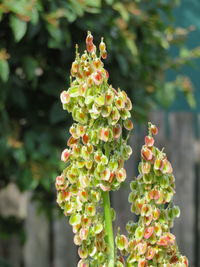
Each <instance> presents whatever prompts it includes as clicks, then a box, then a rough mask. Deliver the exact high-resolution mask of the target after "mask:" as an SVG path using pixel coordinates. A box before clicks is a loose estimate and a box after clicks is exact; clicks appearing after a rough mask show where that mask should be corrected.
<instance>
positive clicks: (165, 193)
mask: <svg viewBox="0 0 200 267" xmlns="http://www.w3.org/2000/svg"><path fill="white" fill-rule="evenodd" d="M157 132H158V130H157V127H156V126H155V125H152V124H151V123H149V135H148V136H146V137H145V145H143V147H142V149H141V162H140V163H139V175H138V177H137V179H136V180H134V181H132V182H131V191H132V192H131V193H130V195H129V202H130V203H131V204H132V205H131V211H132V212H133V213H135V214H137V215H139V219H138V222H133V221H129V222H128V224H127V226H126V228H127V231H128V234H129V237H128V238H127V237H126V236H125V235H120V234H118V235H117V237H116V245H117V247H118V249H119V250H120V251H121V254H122V255H126V256H127V265H126V266H137V267H153V266H163V267H187V266H188V260H187V258H186V257H185V256H182V255H181V254H180V252H179V250H178V246H177V244H176V241H175V236H174V235H173V234H172V233H170V228H171V227H172V226H173V221H174V219H175V218H176V217H179V215H180V210H179V208H178V206H173V204H172V198H173V195H174V193H175V179H174V176H173V174H172V172H173V170H172V166H171V164H170V162H169V161H168V159H167V157H166V154H165V153H164V152H163V150H162V151H160V150H159V149H158V148H156V147H155V146H154V138H153V135H155V134H157ZM121 262H122V266H125V265H123V262H124V260H123V258H121Z"/></svg>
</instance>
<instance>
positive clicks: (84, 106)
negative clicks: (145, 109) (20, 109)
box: [56, 32, 188, 267]
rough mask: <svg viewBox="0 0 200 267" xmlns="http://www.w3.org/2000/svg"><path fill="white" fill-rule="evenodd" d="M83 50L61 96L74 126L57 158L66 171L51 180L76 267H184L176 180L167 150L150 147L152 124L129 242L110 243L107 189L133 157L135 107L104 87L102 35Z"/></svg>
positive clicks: (120, 237)
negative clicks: (176, 229) (176, 226)
mask: <svg viewBox="0 0 200 267" xmlns="http://www.w3.org/2000/svg"><path fill="white" fill-rule="evenodd" d="M86 47H87V50H86V51H85V52H84V53H83V55H80V54H79V52H78V46H76V58H75V61H74V62H73V63H72V67H71V79H70V87H69V89H68V90H64V91H63V92H62V93H61V96H60V98H61V102H62V104H63V108H64V109H66V110H67V111H68V112H70V113H71V114H72V117H73V120H74V121H75V123H74V124H73V125H72V126H71V127H70V134H71V137H70V138H69V140H68V142H67V146H68V148H66V149H64V151H63V152H62V155H61V160H62V161H64V162H65V163H66V167H65V169H64V170H63V172H62V174H61V175H60V176H58V177H57V178H56V188H57V191H58V194H57V202H58V204H59V205H60V207H61V208H62V209H63V212H64V214H65V215H66V216H69V223H70V224H71V225H72V227H73V232H74V234H75V235H74V243H75V244H76V245H77V246H79V249H78V254H79V256H80V258H81V259H80V261H79V263H78V267H87V266H94V267H96V266H101V267H114V266H117V267H121V266H138V267H142V266H158V265H157V264H159V266H161V264H163V265H162V266H166V267H168V266H172V265H170V264H173V266H175V265H174V264H176V266H188V263H187V259H186V258H185V257H182V256H181V255H180V254H179V252H178V248H177V246H176V244H175V237H174V235H172V234H171V233H170V232H169V228H170V227H171V226H172V222H173V219H174V218H175V217H176V216H178V215H179V209H178V207H176V206H175V207H172V205H171V198H172V196H173V194H174V176H173V175H172V167H171V164H170V163H169V161H168V160H167V158H166V155H165V153H164V152H163V151H159V150H158V149H157V148H155V147H154V146H153V145H154V139H153V137H152V134H156V133H157V128H156V127H155V126H154V125H152V124H149V135H148V136H147V137H145V145H144V146H143V147H142V150H141V156H142V162H141V163H140V165H139V172H140V175H139V176H138V179H137V180H136V181H133V182H132V183H131V189H132V192H131V194H130V196H129V201H130V202H131V203H132V206H131V209H132V211H133V212H134V213H136V214H138V215H140V218H139V220H138V222H137V223H134V222H129V223H128V224H127V231H128V237H126V236H125V235H120V233H118V234H117V236H116V238H115V242H114V236H113V227H112V220H114V217H115V212H114V210H113V209H112V208H111V206H110V197H109V191H111V190H117V189H119V187H120V184H121V183H122V182H123V181H124V180H125V179H126V171H125V169H124V161H125V160H127V159H128V158H129V157H130V155H131V153H132V150H131V147H130V146H129V145H128V144H127V141H128V137H129V133H130V130H132V129H133V123H132V121H131V120H130V117H131V113H130V111H131V109H132V104H131V101H130V99H129V98H128V96H127V94H126V93H125V92H124V91H121V90H120V89H118V90H115V89H114V88H113V87H112V85H109V84H108V77H109V75H108V72H107V71H106V69H105V68H104V64H103V62H102V59H106V57H107V52H106V45H105V43H104V41H103V38H102V40H101V42H100V45H99V54H97V49H96V46H95V45H94V43H93V36H92V35H91V33H90V32H88V35H87V38H86ZM166 205H167V206H166ZM115 243H116V247H115ZM117 251H119V252H120V253H119V255H118V254H117ZM178 264H179V265H178ZM181 264H182V265H181Z"/></svg>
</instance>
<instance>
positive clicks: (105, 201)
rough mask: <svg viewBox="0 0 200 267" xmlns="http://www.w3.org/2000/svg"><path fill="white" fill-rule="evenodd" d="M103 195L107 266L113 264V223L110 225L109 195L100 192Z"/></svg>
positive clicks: (112, 266)
mask: <svg viewBox="0 0 200 267" xmlns="http://www.w3.org/2000/svg"><path fill="white" fill-rule="evenodd" d="M102 196H103V207H104V218H105V232H106V240H107V246H108V267H114V266H115V246H114V237H113V225H112V214H111V208H110V196H109V192H102Z"/></svg>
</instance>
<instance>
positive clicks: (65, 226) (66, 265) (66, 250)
mask: <svg viewBox="0 0 200 267" xmlns="http://www.w3.org/2000/svg"><path fill="white" fill-rule="evenodd" d="M73 236H74V234H73V233H72V227H71V226H70V225H69V223H68V221H67V218H65V217H62V218H57V219H55V220H54V222H53V240H54V244H53V251H54V253H53V254H54V259H53V266H54V267H71V266H76V265H77V261H78V257H77V247H76V246H75V245H74V242H73Z"/></svg>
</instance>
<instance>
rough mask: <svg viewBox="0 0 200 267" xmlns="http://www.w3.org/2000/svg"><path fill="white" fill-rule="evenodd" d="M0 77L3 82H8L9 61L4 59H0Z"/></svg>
mask: <svg viewBox="0 0 200 267" xmlns="http://www.w3.org/2000/svg"><path fill="white" fill-rule="evenodd" d="M0 77H1V79H2V81H3V82H7V80H8V77H9V65H8V61H7V60H4V59H1V60H0Z"/></svg>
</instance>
